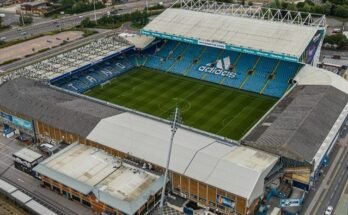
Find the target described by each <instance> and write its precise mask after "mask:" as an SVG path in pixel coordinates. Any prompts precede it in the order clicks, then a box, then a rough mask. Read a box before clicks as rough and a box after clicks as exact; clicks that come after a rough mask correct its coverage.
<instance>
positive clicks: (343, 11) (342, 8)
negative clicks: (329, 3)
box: [333, 5, 348, 18]
mask: <svg viewBox="0 0 348 215" xmlns="http://www.w3.org/2000/svg"><path fill="white" fill-rule="evenodd" d="M333 15H335V16H338V17H342V18H348V5H336V7H335V8H334V11H333Z"/></svg>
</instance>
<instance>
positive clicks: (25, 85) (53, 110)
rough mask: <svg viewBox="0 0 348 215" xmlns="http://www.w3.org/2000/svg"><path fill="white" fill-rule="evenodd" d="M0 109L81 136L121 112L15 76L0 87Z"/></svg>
mask: <svg viewBox="0 0 348 215" xmlns="http://www.w3.org/2000/svg"><path fill="white" fill-rule="evenodd" d="M0 98H1V101H2V102H0V109H5V110H10V111H11V112H15V113H19V114H23V115H26V116H29V117H32V118H34V119H36V120H40V121H41V122H44V123H46V124H49V125H52V126H54V127H56V128H59V129H62V130H64V131H69V132H71V133H74V134H77V135H80V136H82V137H85V136H87V134H88V133H89V132H90V131H91V130H92V129H93V128H94V126H95V125H96V124H97V123H98V122H99V120H100V119H102V118H104V117H108V116H112V115H115V114H119V113H121V112H122V111H120V110H118V109H115V108H110V107H108V106H105V105H101V104H98V103H96V102H90V101H88V100H87V99H82V98H80V97H77V96H73V95H70V94H67V93H64V92H62V91H59V90H56V89H52V88H50V87H49V86H47V85H44V84H41V83H39V82H36V81H34V80H30V79H26V78H18V79H15V80H12V81H8V82H6V83H4V84H2V85H1V86H0Z"/></svg>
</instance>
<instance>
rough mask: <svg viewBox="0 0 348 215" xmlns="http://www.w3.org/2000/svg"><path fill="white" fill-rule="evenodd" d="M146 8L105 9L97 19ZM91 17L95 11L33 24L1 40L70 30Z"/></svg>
mask: <svg viewBox="0 0 348 215" xmlns="http://www.w3.org/2000/svg"><path fill="white" fill-rule="evenodd" d="M148 2H149V4H156V3H158V2H163V3H164V4H165V5H170V4H171V3H173V0H148ZM144 7H145V1H144V0H141V1H136V2H130V3H125V4H121V5H115V6H112V7H107V8H103V9H100V10H96V17H97V19H99V18H100V17H102V16H104V15H106V14H107V13H108V11H113V10H119V12H118V14H126V13H130V12H132V11H135V10H137V9H138V10H142V9H144ZM87 17H89V18H90V19H91V20H94V11H89V12H86V13H81V14H77V15H71V16H68V17H63V18H60V19H55V20H49V21H45V22H41V23H37V24H33V25H30V26H27V27H23V28H18V29H11V30H8V31H4V32H1V33H0V38H5V39H3V40H4V41H7V42H8V41H12V40H18V39H26V38H30V37H33V36H36V35H40V34H42V33H45V32H51V31H56V30H61V29H69V28H72V27H74V26H77V25H79V24H80V22H81V21H82V20H83V19H85V18H87Z"/></svg>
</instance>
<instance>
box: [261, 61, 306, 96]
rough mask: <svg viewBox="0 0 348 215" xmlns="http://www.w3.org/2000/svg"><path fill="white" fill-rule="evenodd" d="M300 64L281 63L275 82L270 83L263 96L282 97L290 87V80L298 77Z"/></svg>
mask: <svg viewBox="0 0 348 215" xmlns="http://www.w3.org/2000/svg"><path fill="white" fill-rule="evenodd" d="M299 68H300V64H297V63H291V62H286V61H282V62H280V63H279V66H278V68H277V71H276V72H275V75H274V78H273V80H271V81H270V82H269V84H268V85H267V87H266V89H265V90H264V92H263V94H266V95H272V96H275V97H281V96H282V95H283V93H284V92H285V91H286V90H287V89H288V87H289V80H290V79H291V78H293V77H294V76H295V75H296V72H297V71H298V70H299Z"/></svg>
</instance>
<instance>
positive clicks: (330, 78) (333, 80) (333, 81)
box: [294, 65, 348, 94]
mask: <svg viewBox="0 0 348 215" xmlns="http://www.w3.org/2000/svg"><path fill="white" fill-rule="evenodd" d="M294 79H295V80H296V82H297V83H298V84H299V85H324V86H332V87H335V88H337V89H338V90H340V91H342V92H344V93H346V94H348V82H347V80H345V79H343V78H342V77H340V76H338V75H336V74H335V73H333V72H330V71H327V70H325V69H320V68H318V67H314V66H310V65H305V66H304V67H302V69H301V70H300V72H299V73H298V74H297V75H296V77H295V78H294Z"/></svg>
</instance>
